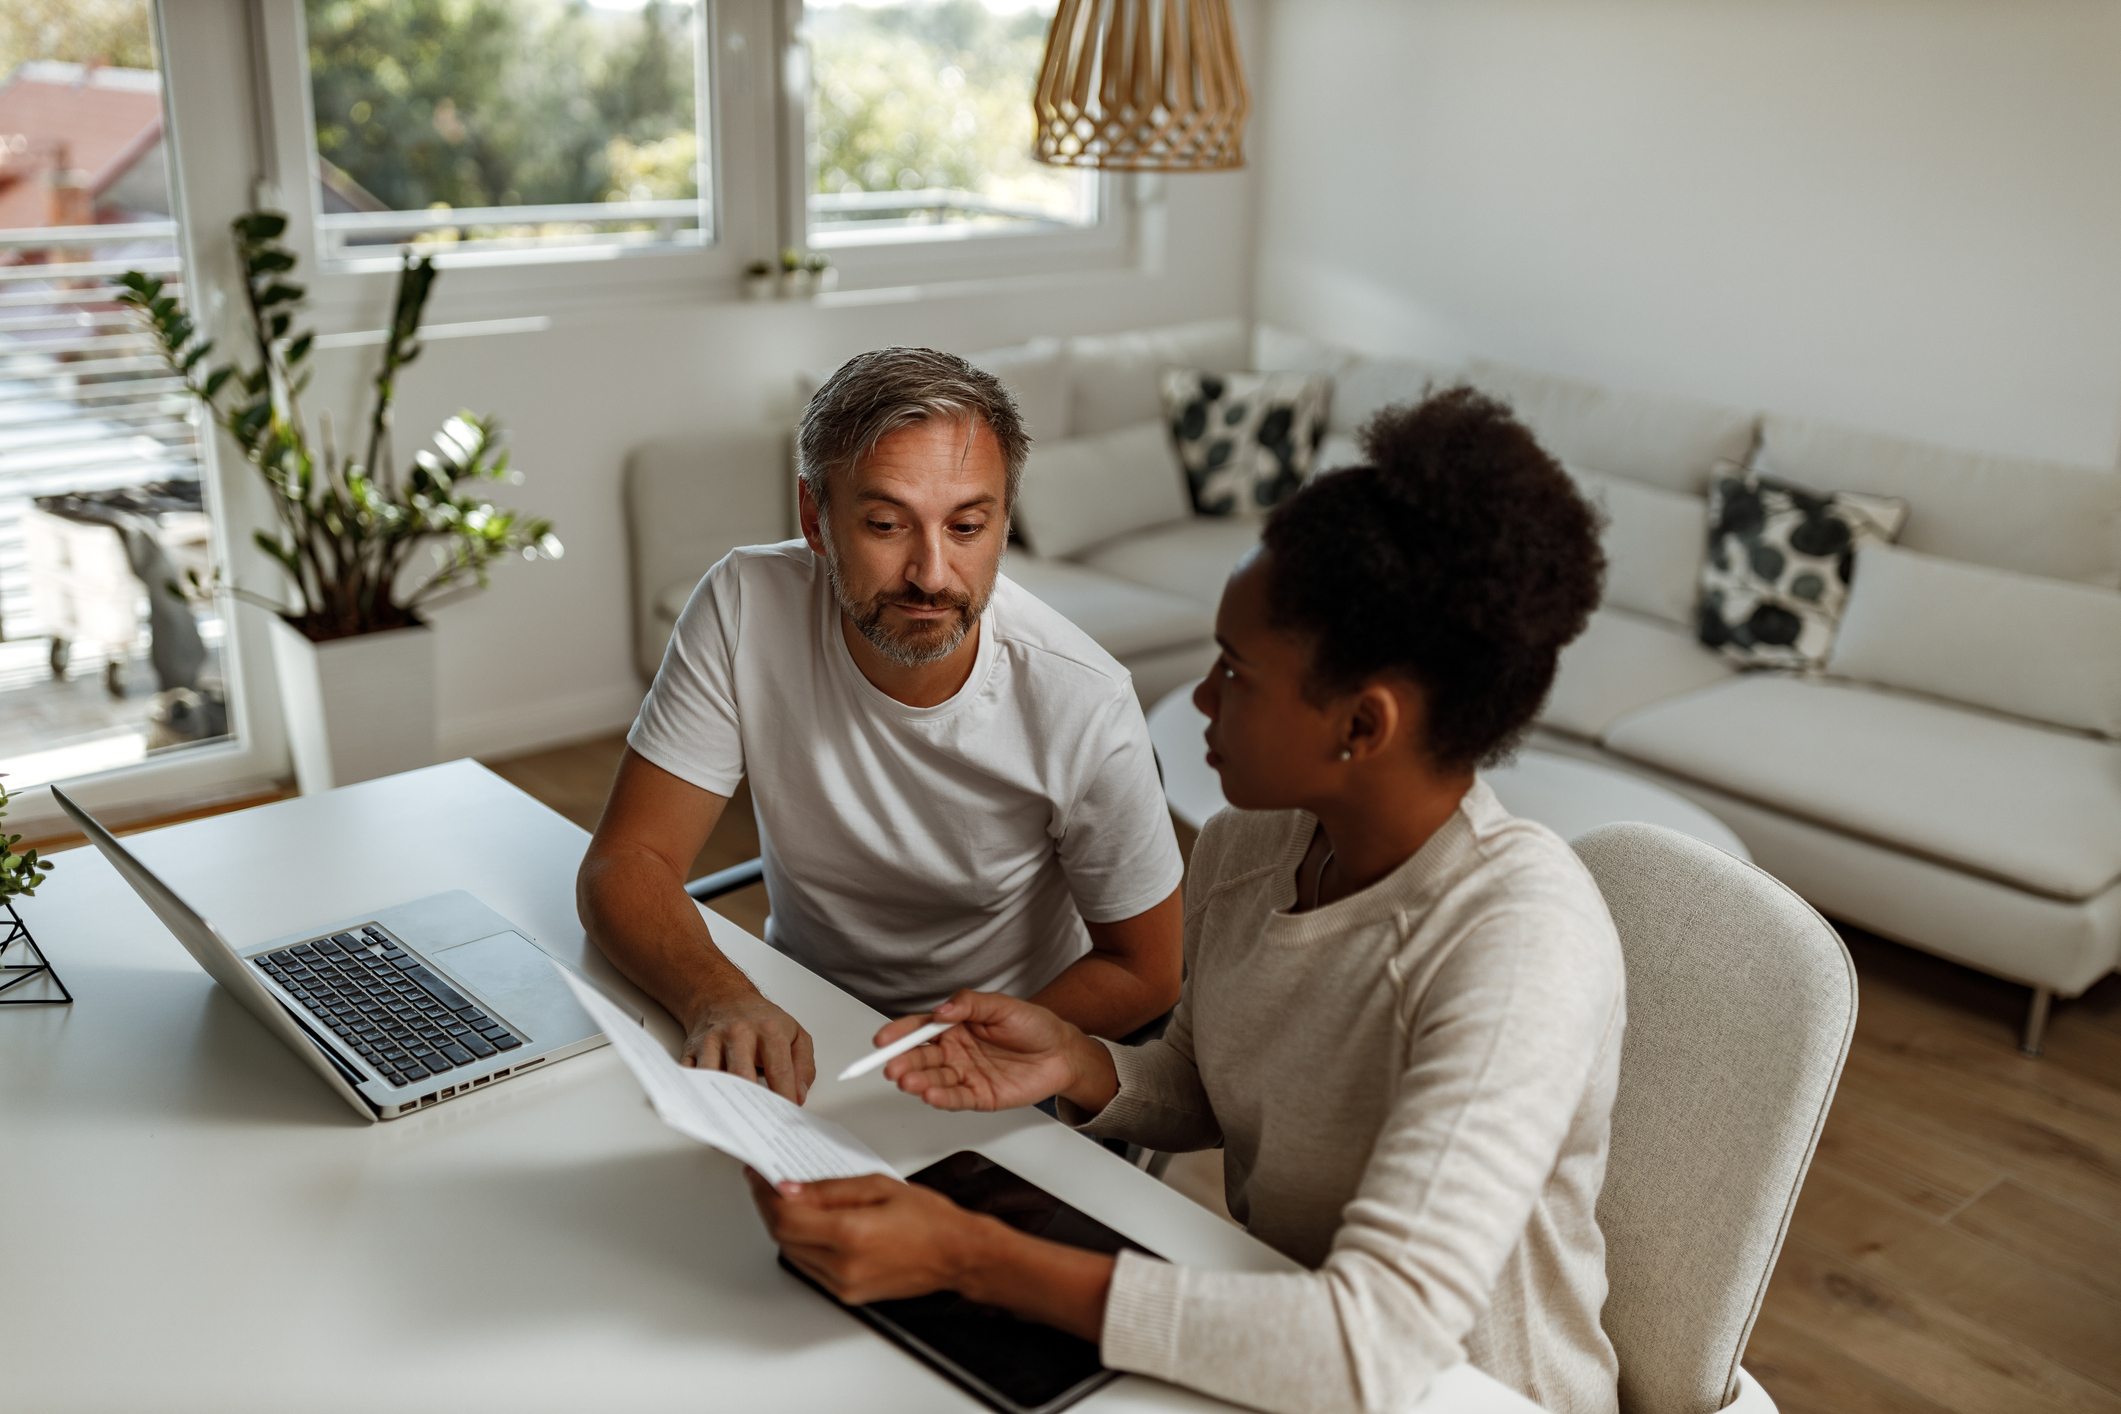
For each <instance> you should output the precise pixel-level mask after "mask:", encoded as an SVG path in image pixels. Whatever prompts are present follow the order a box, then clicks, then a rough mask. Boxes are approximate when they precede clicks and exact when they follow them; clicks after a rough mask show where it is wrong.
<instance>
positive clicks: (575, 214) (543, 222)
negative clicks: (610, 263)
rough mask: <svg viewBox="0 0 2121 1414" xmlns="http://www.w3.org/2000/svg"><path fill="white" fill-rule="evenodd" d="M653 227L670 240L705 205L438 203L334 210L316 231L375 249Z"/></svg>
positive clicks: (702, 219)
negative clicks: (466, 235)
mask: <svg viewBox="0 0 2121 1414" xmlns="http://www.w3.org/2000/svg"><path fill="white" fill-rule="evenodd" d="M644 223H645V224H648V225H651V226H652V227H653V232H652V235H653V238H654V239H655V240H658V241H670V240H674V239H676V237H677V234H678V232H680V231H683V230H693V229H701V228H704V227H705V225H706V205H705V203H704V202H703V201H701V200H700V199H699V198H697V197H690V198H686V199H684V200H677V201H602V202H578V203H564V204H560V205H551V206H463V207H438V208H436V209H433V210H429V211H338V212H332V213H329V214H327V215H324V216H321V217H319V218H318V230H319V231H320V232H321V233H322V234H323V236H324V238H325V240H326V241H327V242H328V243H329V244H330V245H331V246H333V247H336V248H338V249H341V250H344V249H347V248H349V247H352V248H367V249H371V250H372V249H375V248H378V247H388V246H393V245H406V244H410V243H412V242H413V241H417V240H418V239H419V238H420V237H421V236H424V235H434V234H437V233H439V232H443V231H460V232H462V231H486V232H493V233H499V232H511V233H520V234H517V235H515V236H514V237H513V239H510V238H508V237H501V236H498V235H488V236H483V237H474V239H477V240H478V241H479V243H480V244H481V245H483V246H489V247H491V246H497V245H501V244H531V245H536V244H550V243H551V242H552V241H554V240H555V239H556V238H557V239H565V238H580V237H582V236H585V235H587V236H592V237H594V236H598V235H602V236H605V237H606V238H609V237H610V236H611V235H612V234H615V233H613V232H611V231H609V230H608V229H607V228H610V227H624V226H640V225H643V224H644Z"/></svg>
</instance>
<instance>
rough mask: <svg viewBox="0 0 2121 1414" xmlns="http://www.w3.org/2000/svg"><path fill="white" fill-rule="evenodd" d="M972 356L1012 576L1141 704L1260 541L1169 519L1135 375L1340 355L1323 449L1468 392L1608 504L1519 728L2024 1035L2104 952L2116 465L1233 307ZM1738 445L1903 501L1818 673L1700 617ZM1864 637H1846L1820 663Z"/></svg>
mask: <svg viewBox="0 0 2121 1414" xmlns="http://www.w3.org/2000/svg"><path fill="white" fill-rule="evenodd" d="M974 361H975V362H978V363H981V364H982V365H983V366H985V367H988V368H990V369H991V370H992V371H994V372H995V373H996V374H997V375H998V376H1000V377H1002V378H1003V379H1004V380H1005V381H1007V382H1009V383H1010V384H1011V386H1012V388H1013V389H1015V391H1016V392H1017V394H1018V397H1019V399H1020V401H1021V402H1022V404H1023V406H1024V407H1025V408H1026V410H1027V412H1028V413H1030V415H1031V418H1032V421H1033V424H1034V427H1033V430H1034V435H1035V436H1037V437H1038V438H1039V445H1038V446H1037V447H1036V448H1035V449H1034V452H1033V457H1032V461H1031V464H1030V465H1029V466H1028V467H1027V469H1026V473H1025V489H1024V496H1023V500H1022V502H1021V504H1020V507H1019V516H1018V529H1019V531H1020V533H1021V535H1022V538H1023V541H1024V543H1023V544H1022V545H1019V546H1018V547H1016V548H1014V549H1012V551H1011V553H1010V555H1009V557H1008V561H1007V572H1008V573H1009V574H1010V575H1011V576H1012V577H1014V578H1015V579H1016V580H1017V581H1018V582H1019V583H1021V584H1022V585H1024V586H1025V587H1026V588H1028V589H1030V590H1032V591H1033V592H1034V593H1036V594H1038V595H1040V596H1041V597H1042V598H1044V599H1046V600H1047V601H1048V602H1049V603H1051V604H1053V605H1054V607H1056V608H1058V609H1059V610H1060V611H1061V612H1062V613H1064V614H1066V615H1068V616H1069V617H1070V618H1071V619H1073V620H1074V621H1075V622H1077V623H1078V624H1080V625H1081V626H1082V627H1083V628H1084V629H1086V630H1087V631H1088V632H1089V633H1090V634H1091V635H1092V636H1093V637H1094V638H1096V639H1097V640H1098V641H1099V642H1100V643H1102V644H1103V645H1104V646H1105V647H1106V648H1107V649H1108V650H1110V651H1111V652H1112V653H1113V655H1114V656H1115V657H1117V658H1119V659H1120V661H1121V662H1122V663H1124V664H1126V665H1127V667H1129V668H1130V669H1131V670H1132V671H1133V673H1134V675H1135V684H1136V690H1137V692H1138V693H1139V695H1140V696H1141V699H1142V701H1143V704H1144V706H1145V707H1146V706H1148V705H1151V704H1153V703H1154V702H1155V701H1157V700H1158V699H1159V698H1160V697H1162V696H1163V694H1164V693H1166V692H1168V691H1169V690H1171V689H1172V688H1174V687H1176V686H1179V685H1181V684H1182V683H1185V682H1187V681H1190V680H1192V679H1193V678H1195V677H1198V676H1199V675H1200V674H1201V673H1202V672H1204V671H1205V669H1206V667H1207V665H1208V663H1209V662H1210V661H1211V660H1212V658H1213V656H1214V648H1213V646H1212V642H1211V640H1210V637H1209V635H1210V633H1211V632H1212V623H1213V615H1214V608H1215V603H1216V600H1217V597H1218V596H1219V594H1220V592H1221V587H1222V582H1223V579H1224V578H1225V576H1227V574H1228V573H1229V571H1230V568H1231V566H1232V565H1233V564H1234V563H1235V562H1236V560H1237V558H1238V557H1239V556H1240V555H1241V554H1243V552H1244V551H1245V549H1246V548H1247V547H1248V546H1250V545H1251V544H1252V543H1253V542H1254V540H1255V539H1256V537H1257V531H1258V523H1257V522H1256V521H1249V520H1221V519H1211V518H1205V517H1199V516H1194V515H1192V514H1190V513H1189V511H1188V509H1187V507H1186V504H1185V501H1184V499H1183V492H1182V491H1181V490H1179V489H1178V487H1179V483H1178V479H1177V478H1178V476H1179V473H1178V470H1177V467H1176V464H1175V462H1173V461H1172V460H1171V458H1170V456H1169V454H1168V453H1167V452H1166V453H1164V454H1163V455H1162V456H1161V458H1160V459H1159V457H1158V456H1157V455H1156V453H1157V452H1158V450H1159V445H1158V443H1157V441H1156V439H1155V438H1154V436H1153V435H1151V434H1149V433H1147V432H1146V430H1145V429H1147V428H1148V427H1149V425H1150V424H1152V423H1156V422H1159V421H1160V420H1161V418H1162V409H1161V407H1160V406H1159V403H1158V398H1157V383H1156V374H1157V372H1158V370H1159V369H1160V368H1162V367H1163V366H1166V365H1172V364H1177V365H1187V366H1192V367H1200V368H1208V369H1215V370H1220V371H1236V370H1242V369H1248V368H1249V369H1259V370H1299V371H1309V372H1320V373H1327V374H1331V375H1332V376H1333V378H1334V380H1335V389H1334V397H1333V404H1332V412H1331V420H1330V424H1329V428H1328V431H1329V436H1328V439H1327V441H1326V443H1325V445H1324V446H1323V447H1322V448H1321V455H1320V459H1319V467H1320V469H1326V468H1330V467H1332V466H1335V465H1344V464H1346V463H1347V462H1349V461H1352V460H1353V459H1354V456H1355V450H1354V445H1353V443H1352V440H1351V436H1350V434H1352V433H1353V432H1354V431H1355V430H1356V429H1357V428H1358V427H1360V426H1361V424H1362V423H1363V422H1364V421H1365V420H1366V419H1367V418H1368V417H1369V416H1370V414H1371V413H1372V412H1374V411H1375V410H1376V409H1378V408H1379V407H1382V406H1384V405H1386V404H1388V403H1392V402H1397V401H1403V400H1406V399H1411V398H1416V397H1419V396H1420V395H1421V393H1422V391H1423V390H1424V389H1425V388H1426V387H1428V386H1430V385H1432V384H1438V385H1440V384H1445V383H1449V382H1453V381H1459V380H1464V381H1468V382H1471V383H1473V384H1475V385H1476V386H1479V387H1481V388H1483V389H1485V390H1486V391H1488V392H1490V393H1493V394H1495V395H1496V396H1498V397H1500V398H1502V399H1503V400H1505V401H1507V402H1509V403H1510V404H1511V405H1512V406H1513V407H1514V408H1515V409H1516V411H1517V413H1518V415H1519V416H1520V417H1522V418H1523V419H1524V420H1525V421H1526V422H1527V423H1528V424H1529V425H1530V426H1531V428H1532V429H1533V431H1534V432H1535V433H1536V434H1537V435H1538V436H1539V437H1540V439H1541V441H1542V442H1543V443H1544V444H1545V445H1546V446H1547V448H1548V449H1549V450H1550V451H1552V452H1553V453H1554V454H1555V455H1556V457H1558V458H1559V459H1560V460H1561V461H1562V462H1563V463H1564V464H1565V465H1566V466H1568V467H1569V469H1570V470H1571V472H1572V473H1573V474H1575V475H1577V477H1578V479H1579V481H1580V483H1581V484H1582V485H1583V486H1584V489H1585V490H1586V492H1587V493H1588V494H1589V495H1591V497H1592V499H1594V500H1595V501H1597V502H1599V503H1600V504H1601V506H1602V507H1603V508H1604V509H1605V511H1606V512H1607V514H1608V516H1609V524H1608V528H1607V531H1606V548H1607V554H1608V558H1609V560H1610V562H1611V564H1610V570H1609V575H1608V584H1607V596H1606V602H1605V604H1604V605H1603V606H1602V607H1601V608H1600V609H1599V610H1598V611H1597V613H1596V614H1595V615H1594V616H1593V619H1592V623H1591V626H1590V628H1589V630H1588V631H1587V632H1586V633H1585V634H1584V636H1583V637H1582V638H1581V639H1580V640H1578V641H1577V642H1576V643H1575V644H1573V645H1571V647H1570V648H1569V649H1568V651H1567V652H1566V653H1565V654H1564V655H1563V659H1562V663H1561V670H1560V674H1559V678H1558V680H1557V682H1556V684H1555V687H1554V691H1553V694H1552V696H1551V698H1550V699H1549V701H1548V703H1547V705H1546V708H1545V710H1544V712H1543V713H1542V716H1541V719H1540V722H1539V725H1538V728H1537V731H1536V733H1535V737H1534V744H1535V745H1537V746H1539V747H1541V748H1543V749H1548V750H1554V751H1559V752H1563V753H1566V754H1570V755H1574V756H1579V757H1583V758H1585V759H1589V760H1594V761H1598V762H1602V763H1604V764H1607V765H1611V766H1617V767H1620V768H1622V769H1625V770H1629V771H1632V772H1635V773H1637V774H1639V775H1642V776H1644V777H1647V778H1649V779H1651V780H1654V781H1656V782H1658V783H1660V784H1662V785H1665V786H1667V787H1669V788H1670V789H1672V790H1675V791H1677V792H1679V793H1680V794H1682V795H1685V796H1687V797H1690V798H1691V799H1693V800H1695V801H1696V802H1698V803H1699V804H1701V805H1703V806H1704V807H1706V808H1707V809H1709V810H1710V811H1711V812H1713V813H1714V814H1716V815H1717V816H1718V817H1720V818H1721V819H1723V820H1724V821H1725V822H1726V823H1728V824H1729V825H1730V826H1731V827H1732V828H1733V829H1734V830H1735V831H1737V833H1738V834H1739V836H1740V837H1741V838H1742V839H1743V840H1744V841H1745V843H1746V846H1747V848H1748V849H1750V850H1751V851H1752V853H1753V856H1754V859H1755V860H1756V861H1757V862H1759V863H1760V864H1761V865H1762V866H1763V867H1765V868H1767V869H1768V870H1770V871H1771V872H1773V873H1775V874H1776V875H1778V876H1779V877H1781V878H1783V879H1784V880H1786V881H1787V882H1788V883H1790V884H1791V885H1792V886H1793V887H1795V888H1796V889H1797V890H1798V891H1799V892H1801V893H1803V894H1804V895H1805V896H1806V897H1807V898H1809V899H1810V900H1811V901H1812V902H1813V903H1815V904H1816V905H1817V906H1818V907H1820V908H1821V909H1822V910H1823V911H1825V912H1827V913H1829V914H1830V915H1832V916H1835V917H1838V918H1842V919H1845V920H1847V921H1849V922H1851V923H1855V924H1858V925H1859V926H1862V927H1864V928H1868V929H1871V930H1873V931H1875V932H1878V933H1880V934H1883V935H1885V936H1887V937H1890V938H1895V939H1898V940H1899V941H1901V942H1904V943H1908V944H1911V945H1913V946H1916V947H1919V948H1923V949H1926V950H1928V951H1930V952H1934V953H1937V954H1940V955H1942V956H1945V957H1949V958H1952V959H1954V960H1956V961H1959V962H1963V963H1966V964H1968V965H1970V966H1973V967H1977V968H1980V969H1982V970H1984V971H1987V972H1990V973H1993V974H1995V975H1997V976H2001V977H2005V978H2009V979H2011V980H2014V981H2017V982H2021V983H2024V984H2026V985H2028V986H2030V987H2032V988H2033V989H2034V1000H2033V1004H2032V1007H2031V1010H2030V1011H2029V1013H2028V1024H2027V1034H2026V1045H2027V1047H2028V1049H2032V1050H2037V1048H2038V1041H2039V1031H2040V1028H2041V1026H2042V1025H2043V1024H2044V1021H2045V1016H2046V1010H2047V1005H2048V1002H2049V1000H2050V998H2051V997H2052V996H2055V995H2060V996H2064V997H2069V996H2075V995H2077V994H2078V993H2080V992H2082V991H2083V990H2084V989H2085V988H2086V987H2088V986H2090V985H2091V984H2092V983H2094V982H2096V981H2098V980H2099V979H2100V978H2101V977H2103V976H2104V975H2106V973H2108V972H2110V971H2112V970H2114V968H2115V967H2116V965H2117V963H2121V741H2117V740H2116V738H2117V737H2121V592H2116V591H2117V590H2121V474H2116V473H2115V472H2112V471H2105V470H2098V469H2092V468H2084V467H2074V466H2064V465H2058V464H2054V463H2045V462H2036V461H2029V460H2014V459H2006V458H1997V457H1983V456H1976V455H1970V454H1966V453H1960V452H1953V451H1948V450H1945V449H1942V448H1936V447H1929V446H1924V445H1920V444H1917V443H1912V442H1907V441H1902V440H1899V439H1894V438H1888V437H1882V436H1877V435H1874V434H1869V433H1863V432H1856V431H1850V430H1846V429H1841V428H1835V427H1829V426H1823V425H1819V424H1813V423H1806V422H1801V421H1797V420H1794V419H1789V418H1784V417H1779V416H1776V415H1773V414H1761V413H1757V412H1754V411H1751V410H1747V409H1739V408H1729V407H1720V406H1716V405H1712V404H1707V403H1702V402H1696V401H1692V400H1688V399H1681V398H1672V397H1658V396H1651V395H1644V394H1634V393H1626V392H1621V391H1616V390H1612V389H1607V388H1602V387H1598V386H1595V385H1592V384H1588V383H1583V382H1578V381H1574V380H1569V379H1563V378H1556V377H1551V376H1547V375H1543V374H1539V373H1534V372H1531V371H1528V370H1524V369H1518V368H1512V367H1508V366H1505V365H1501V364H1496V363H1487V362H1477V361H1476V362H1474V363H1472V364H1470V365H1467V366H1464V367H1451V366H1445V365H1440V364H1435V363H1429V362H1424V361H1421V360H1416V359H1403V358H1385V357H1376V356H1371V355H1365V354H1359V353H1356V352H1354V351H1351V350H1347V349H1341V348H1336V347H1333V346H1330V345H1326V344H1322V343H1319V342H1316V341H1314V340H1310V339H1307V338H1304V337H1301V336H1298V335H1293V334H1290V333H1287V332H1285V331H1282V330H1277V329H1274V328H1271V327H1266V326H1262V327H1260V328H1259V329H1257V330H1253V331H1248V330H1247V329H1246V328H1245V326H1244V325H1242V324H1240V323H1239V322H1237V321H1234V320H1233V321H1213V322H1207V323H1200V324H1189V325H1181V326H1175V327H1170V328H1163V329H1151V330H1138V331H1134V332H1131V333H1126V334H1116V335H1109V336H1102V337H1097V338H1078V339H1071V340H1065V341H1062V340H1042V341H1039V342H1037V343H1035V344H1032V345H1026V346H1023V347H1020V348H1016V349H1007V350H996V351H993V352H990V353H987V354H982V355H976V356H974ZM1130 434H1133V435H1130ZM1100 462H1102V463H1103V467H1102V470H1099V469H1098V464H1099V463H1100ZM1742 465H1752V466H1755V467H1758V468H1760V469H1761V470H1764V471H1767V472H1770V473H1772V474H1774V475H1776V476H1779V477H1782V478H1784V479H1787V480H1790V481H1795V482H1798V483H1802V484H1805V485H1809V486H1811V487H1814V488H1815V489H1819V490H1825V491H1842V490H1846V491H1862V492H1869V493H1873V494H1879V495H1887V496H1897V497H1901V498H1903V499H1905V500H1906V501H1907V502H1908V503H1909V505H1910V507H1911V514H1910V516H1909V519H1908V521H1907V524H1906V528H1905V529H1904V531H1903V532H1902V533H1901V535H1900V537H1899V540H1898V548H1897V549H1896V550H1893V551H1878V552H1871V551H1866V552H1864V554H1863V556H1862V557H1860V558H1859V560H1858V566H1859V568H1858V571H1857V574H1856V577H1855V581H1854V589H1853V591H1852V595H1851V598H1850V602H1849V606H1848V612H1847V616H1846V618H1845V620H1844V627H1845V629H1846V630H1847V632H1845V633H1844V636H1843V641H1842V642H1841V643H1840V644H1839V645H1837V649H1836V653H1837V656H1836V658H1835V659H1834V660H1832V662H1831V663H1830V666H1829V672H1828V673H1827V674H1825V675H1818V676H1809V677H1807V676H1799V675H1795V674H1789V673H1774V672H1741V671H1739V670H1738V669H1737V668H1735V667H1734V666H1733V665H1732V664H1731V663H1730V662H1729V661H1727V660H1726V659H1725V658H1723V657H1722V656H1720V655H1719V654H1717V653H1716V652H1714V651H1712V650H1710V649H1708V648H1705V647H1703V646H1702V645H1701V644H1700V643H1699V642H1698V641H1697V639H1696V637H1695V631H1694V617H1695V610H1694V604H1695V591H1696V586H1697V583H1698V577H1699V573H1700V567H1701V560H1702V556H1703V553H1704V548H1705V545H1706V541H1707V506H1706V500H1705V496H1706V492H1707V489H1708V485H1709V480H1710V477H1711V474H1712V472H1713V471H1715V470H1716V469H1717V468H1719V467H1724V468H1730V467H1734V466H1742ZM1158 476H1161V477H1162V478H1163V480H1162V481H1161V483H1157V482H1156V480H1155V479H1156V478H1157V477H1158ZM1144 482H1146V483H1149V484H1150V485H1149V489H1146V490H1145V489H1143V486H1142V485H1141V484H1139V483H1144ZM1873 558H1876V559H1877V560H1878V564H1877V565H1876V566H1874V567H1873V569H1872V570H1871V572H1870V573H1868V574H1867V573H1866V572H1865V570H1864V569H1863V566H1864V565H1865V564H1867V563H1868V562H1869V561H1870V560H1871V559H1873ZM1888 561H1890V564H1888ZM1889 569H1890V570H1891V573H1890V574H1889V573H1888V570H1889ZM1939 576H1941V577H1942V579H1941V580H1940V579H1939ZM1962 581H1963V582H1962ZM1874 584H1875V585H1877V586H1878V587H1877V588H1875V589H1873V588H1872V586H1873V585H1874ZM1940 584H1941V586H1942V588H1939V585H1940ZM1945 591H1949V592H1948V593H1947V592H1945ZM1940 616H1944V617H1948V618H1949V620H1950V621H1949V622H1940V621H1938V620H1939V618H1940ZM1859 625H1860V626H1861V629H1862V632H1861V633H1860V634H1858V633H1857V629H1858V627H1859ZM1855 637H1860V638H1862V639H1863V641H1864V645H1867V646H1864V647H1863V651H1862V652H1861V653H1860V654H1855V653H1850V654H1843V653H1842V649H1843V648H1854V647H1857V646H1859V645H1856V644H1855V643H1853V642H1852V641H1851V640H1852V638H1855Z"/></svg>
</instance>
